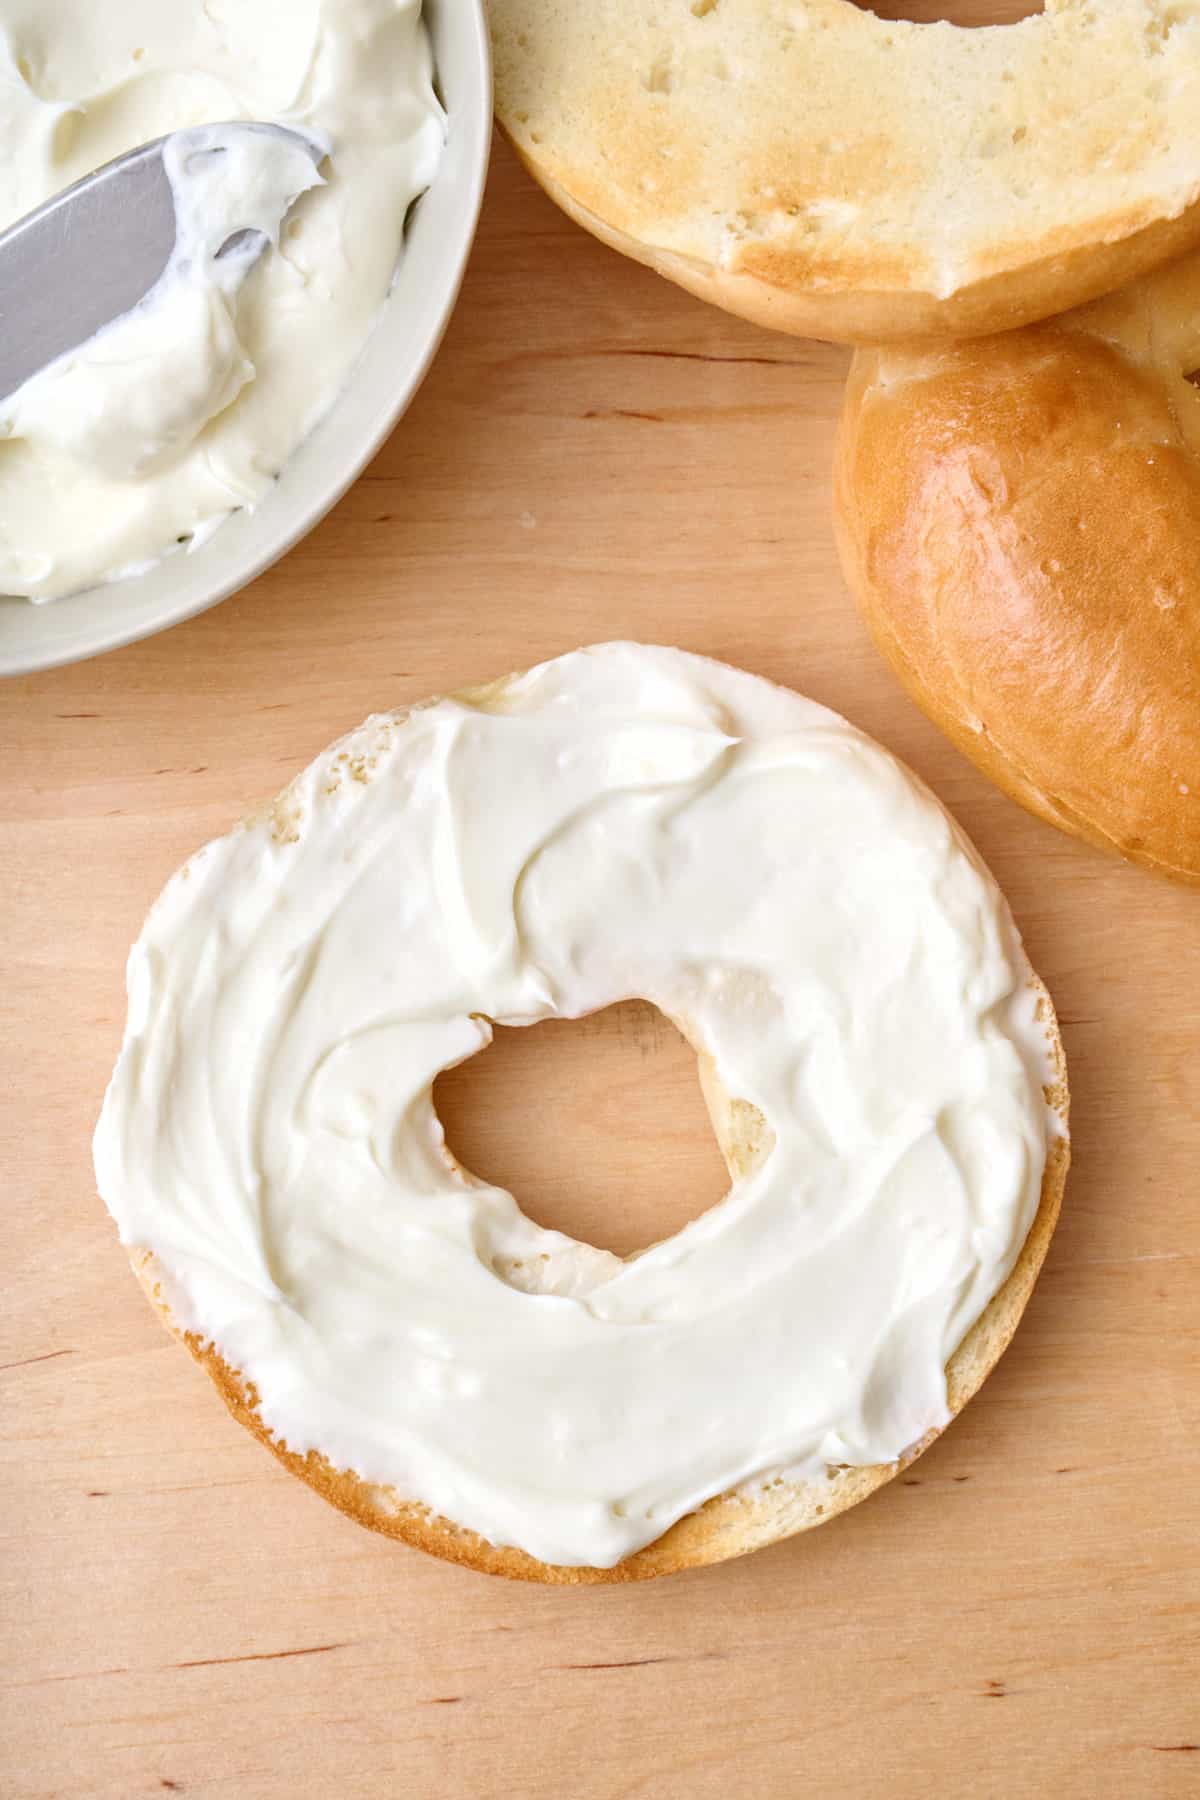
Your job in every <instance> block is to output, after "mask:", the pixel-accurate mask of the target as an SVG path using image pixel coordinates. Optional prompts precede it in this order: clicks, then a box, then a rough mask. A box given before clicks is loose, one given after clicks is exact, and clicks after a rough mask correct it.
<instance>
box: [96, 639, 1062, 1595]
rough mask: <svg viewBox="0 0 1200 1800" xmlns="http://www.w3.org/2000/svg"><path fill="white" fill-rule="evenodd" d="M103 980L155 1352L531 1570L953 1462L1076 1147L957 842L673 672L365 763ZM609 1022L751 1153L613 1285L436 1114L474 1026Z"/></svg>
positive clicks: (829, 723) (839, 752)
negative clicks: (953, 1444) (886, 1469)
mask: <svg viewBox="0 0 1200 1800" xmlns="http://www.w3.org/2000/svg"><path fill="white" fill-rule="evenodd" d="M128 980H129V995H130V1005H129V1021H128V1027H127V1032H126V1037H125V1042H124V1045H123V1048H122V1051H121V1055H120V1059H119V1061H118V1064H117V1067H116V1071H115V1073H114V1076H113V1079H112V1082H111V1084H110V1087H109V1090H108V1094H107V1097H106V1100H105V1104H104V1109H103V1113H102V1116H101V1119H100V1123H99V1126H98V1128H97V1133H96V1143H95V1154H96V1168H97V1176H98V1181H99V1185H100V1191H101V1193H102V1194H103V1196H104V1198H105V1200H106V1201H107V1203H108V1205H109V1207H110V1209H111V1211H112V1212H113V1214H114V1216H115V1218H116V1220H117V1223H118V1226H119V1228H120V1234H121V1238H122V1241H123V1242H124V1243H125V1244H127V1245H129V1246H135V1245H136V1246H144V1247H146V1248H148V1249H150V1250H152V1251H153V1252H154V1254H155V1256H156V1258H157V1259H158V1263H159V1266H160V1268H161V1270H162V1272H163V1276H164V1282H165V1288H164V1292H165V1297H166V1299H167V1300H168V1303H169V1305H170V1307H171V1310H172V1313H173V1316H174V1318H175V1320H176V1322H177V1323H178V1324H179V1325H180V1326H181V1327H182V1328H185V1329H187V1330H190V1331H194V1332H197V1333H199V1334H200V1336H201V1337H202V1338H203V1339H204V1340H206V1341H212V1342H213V1343H214V1344H215V1345H216V1347H217V1349H218V1350H219V1351H220V1352H221V1354H222V1355H223V1356H224V1358H225V1359H226V1361H227V1362H228V1363H229V1364H230V1365H231V1366H232V1367H233V1368H235V1369H237V1370H240V1371H241V1372H242V1374H243V1376H244V1377H245V1378H246V1379H247V1380H248V1381H250V1382H252V1383H253V1385H254V1388H255V1389H256V1390H257V1393H258V1395H259V1397H260V1408H261V1414H262V1418H263V1420H264V1422H265V1423H266V1425H267V1426H268V1427H269V1429H270V1430H271V1431H272V1432H274V1433H275V1434H277V1435H278V1436H279V1437H281V1438H282V1439H284V1440H285V1441H286V1442H287V1444H288V1445H289V1446H290V1447H291V1448H292V1449H293V1450H296V1451H299V1452H301V1453H303V1452H306V1451H307V1450H309V1449H314V1448H315V1449H319V1450H320V1451H322V1452H323V1453H324V1455H325V1456H326V1457H328V1458H329V1460H330V1461H331V1462H332V1463H333V1464H335V1465H336V1466H337V1467H339V1468H345V1469H352V1470H354V1471H356V1472H357V1473H358V1474H359V1475H361V1476H362V1477H363V1478H364V1479H365V1480H368V1481H370V1482H373V1483H378V1484H382V1485H387V1486H391V1487H394V1488H395V1490H397V1492H398V1493H399V1494H400V1495H401V1496H403V1497H405V1498H409V1499H414V1500H418V1501H422V1502H425V1503H427V1504H428V1505H429V1506H430V1507H431V1508H433V1509H434V1510H435V1511H436V1512H438V1513H440V1514H443V1515H445V1516H446V1517H448V1518H450V1519H452V1520H454V1521H455V1522H456V1523H458V1524H460V1525H464V1526H468V1527H470V1528H472V1529H474V1530H475V1531H477V1532H479V1533H481V1534H482V1535H483V1536H484V1537H486V1538H488V1539H489V1540H491V1541H492V1542H494V1543H498V1544H505V1545H516V1546H519V1547H520V1548H522V1549H524V1550H526V1551H528V1552H530V1553H532V1554H533V1555H535V1556H537V1557H540V1558H542V1559H543V1560H545V1561H548V1562H554V1563H563V1564H576V1565H578V1564H591V1565H595V1566H602V1567H603V1566H610V1565H611V1564H613V1563H615V1562H617V1561H618V1560H620V1558H622V1557H623V1556H625V1555H627V1554H628V1553H629V1552H631V1551H632V1550H634V1549H636V1548H638V1547H639V1546H641V1545H643V1544H645V1543H647V1542H649V1541H651V1540H652V1539H654V1538H656V1537H658V1536H659V1535H660V1534H661V1533H662V1532H664V1531H665V1530H666V1529H667V1527H668V1526H669V1525H671V1524H672V1523H673V1522H674V1521H675V1520H676V1519H678V1518H679V1517H681V1516H682V1515H683V1514H684V1513H686V1512H689V1511H691V1510H693V1509H695V1508H696V1507H698V1506H699V1505H701V1504H702V1503H703V1502H704V1501H705V1500H706V1499H708V1498H709V1497H710V1496H712V1495H714V1494H717V1493H720V1492H722V1491H724V1490H726V1489H729V1488H731V1487H734V1486H737V1485H740V1484H743V1483H747V1482H751V1481H753V1480H755V1479H756V1478H757V1477H760V1476H764V1475H766V1474H767V1473H769V1472H771V1471H777V1470H786V1471H788V1472H790V1473H792V1474H796V1475H803V1476H806V1477H808V1478H817V1479H820V1478H822V1477H823V1476H824V1474H825V1472H826V1470H827V1468H828V1467H829V1466H830V1465H835V1464H845V1463H848V1464H872V1463H878V1462H888V1461H891V1460H893V1459H894V1458H896V1457H897V1456H898V1455H900V1454H901V1452H903V1451H904V1450H905V1449H906V1448H908V1447H909V1446H910V1445H912V1444H913V1443H915V1442H916V1441H917V1440H918V1439H920V1438H921V1437H922V1436H923V1435H924V1434H925V1433H926V1432H928V1431H929V1430H930V1428H931V1427H936V1426H940V1425H942V1424H944V1423H945V1422H946V1420H947V1418H948V1412H947V1403H946V1382H945V1364H946V1362H947V1360H948V1358H949V1357H950V1355H951V1354H952V1353H953V1351H954V1350H955V1348H956V1347H957V1345H958V1344H959V1343H960V1341H961V1340H962V1338H963V1336H964V1334H965V1333H966V1332H967V1330H968V1329H969V1328H970V1326H971V1325H972V1324H973V1323H974V1321H975V1320H976V1319H977V1318H978V1317H979V1315H980V1313H981V1311H982V1310H983V1308H984V1306H985V1305H986V1304H987V1302H988V1301H989V1299H990V1298H991V1297H992V1296H993V1294H995V1293H996V1291H997V1290H998V1289H999V1287H1000V1286H1001V1285H1002V1283H1003V1282H1004V1280H1005V1277H1006V1276H1007V1274H1008V1273H1009V1271H1010V1270H1011V1268H1012V1266H1013V1264H1014V1262H1015V1260H1016V1257H1017V1255H1018V1253H1019V1251H1020V1248H1021V1245H1022V1243H1023V1241H1024V1239H1025V1236H1026V1233H1027V1231H1028V1228H1029V1226H1030V1223H1031V1221H1032V1219H1033V1217H1034V1214H1035V1212H1036V1209H1037V1206H1038V1200H1039V1194H1040V1188H1041V1179H1042V1172H1043V1167H1044V1162H1045V1157H1046V1151H1047V1145H1048V1143H1049V1140H1050V1137H1051V1135H1052V1134H1053V1133H1054V1132H1055V1131H1057V1130H1058V1129H1059V1126H1058V1122H1057V1120H1056V1119H1055V1117H1054V1115H1053V1114H1052V1112H1051V1111H1050V1109H1049V1107H1048V1105H1047V1103H1046V1099H1045V1088H1044V1084H1046V1083H1048V1082H1049V1081H1050V1079H1051V1074H1050V1071H1049V1069H1048V1065H1047V1039H1046V1032H1045V1028H1044V1026H1043V1025H1042V1024H1041V1023H1040V1022H1039V1019H1038V1017H1037V993H1038V990H1037V989H1036V987H1035V985H1034V981H1033V977H1032V975H1031V972H1030V970H1029V967H1028V964H1027V962H1026V960H1025V956H1024V953H1023V951H1022V949H1021V946H1020V942H1019V939H1018V937H1017V934H1016V930H1015V927H1014V926H1013V924H1012V921H1011V918H1010V916H1009V913H1008V909H1007V907H1006V905H1005V903H1004V900H1003V898H1002V896H1001V895H1000V894H999V892H998V891H997V889H996V887H995V885H994V884H993V882H992V880H991V878H990V877H989V875H988V874H987V872H986V870H984V868H983V867H982V866H981V864H980V862H979V861H978V859H977V857H976V856H975V854H974V852H973V851H972V850H971V849H970V847H969V846H968V845H967V844H966V842H965V840H964V839H963V838H962V836H961V835H960V834H959V832H958V831H957V830H956V828H955V826H954V825H953V823H952V822H951V821H950V819H949V818H948V817H947V815H946V814H945V812H944V811H943V810H942V808H941V807H940V806H939V805H938V803H937V802H936V801H935V800H934V799H933V798H932V796H931V795H930V794H929V793H928V792H927V791H926V790H924V789H923V788H922V787H921V786H920V785H919V784H918V783H917V782H916V781H915V779H914V778H913V777H912V776H911V775H909V774H908V773H907V772H906V771H905V770H904V769H903V768H902V767H901V766H900V765H899V764H898V763H897V762H896V761H895V759H894V758H893V757H891V756H890V755H889V754H888V753H887V752H886V751H884V750H882V749H881V748H879V747H878V746H877V745H875V744H873V743H872V742H871V741H870V740H869V739H867V738H865V737H864V736H863V735H862V734H861V733H859V732H858V731H856V730H855V729H854V728H853V727H852V726H850V725H848V724H847V723H846V722H845V721H844V720H842V719H840V718H838V717H837V716H836V715H835V714H832V713H830V712H828V711H826V710H825V709H824V708H823V707H820V706H817V705H815V704H813V703H812V702H810V701H807V700H804V699H801V698H799V697H798V696H797V695H795V694H793V693H790V692H787V691H785V690H782V689H779V688H775V687H772V686H771V685H769V684H768V683H766V682H764V681H761V680H759V679H757V678H755V677H752V676H749V675H745V674H742V673H739V672H737V671H735V670H732V669H729V668H726V667H723V666H722V665H720V664H716V663H710V662H706V661H704V660H702V659H700V658H696V657H691V656H687V655H684V654H683V653H681V652H678V651H671V650H661V649H653V648H647V647H642V646H637V645H630V644H612V645H606V646H601V647H599V648H596V649H592V650H586V651H580V652H577V653H575V654H573V655H570V656H565V657H562V658H560V659H559V660H557V661H555V662H550V663H547V664H544V665H542V666H541V667H539V668H536V669H534V670H532V671H530V672H529V673H527V674H525V675H522V676H517V677H513V678H512V679H510V680H509V681H507V682H504V683H501V684H498V685H497V686H496V687H495V688H494V689H490V690H485V691H483V692H481V693H477V694H474V695H465V696H462V697H459V698H451V699H446V700H442V701H439V702H437V703H433V704H430V705H427V706H424V707H419V708H416V709H414V710H413V711H411V712H409V713H397V714H393V715H383V716H381V717H377V718H374V719H371V720H369V721H368V722H367V724H365V725H364V726H363V727H362V728H361V729H360V730H358V731H357V732H355V733H353V734H352V735H351V736H350V737H348V738H346V739H344V740H343V741H342V742H341V743H340V744H338V745H335V746H334V747H333V749H331V750H330V751H328V752H326V753H325V754H324V755H322V756H321V757H319V758H318V759H317V760H316V762H314V763H313V764H312V765H311V767H310V768H309V769H307V770H306V771H305V772H304V773H303V774H302V775H301V776H300V777H299V778H298V779H297V780H296V781H295V782H294V783H293V784H292V786H291V787H290V788H289V789H288V791H287V793H286V794H285V795H284V796H283V798H282V799H281V801H280V802H278V803H277V805H276V806H275V808H274V809H273V811H272V812H271V813H270V814H269V815H268V816H265V817H264V818H262V819H259V820H257V821H255V822H252V823H250V824H248V825H246V826H244V827H242V828H240V829H239V830H237V831H235V832H233V833H232V834H231V835H230V836H228V837H225V838H222V839H220V840H218V841H217V842H215V843H213V844H210V845H209V846H208V847H207V848H206V849H204V850H202V851H200V852H199V854H198V855H196V856H195V857H193V858H192V860H191V861H190V862H189V863H188V864H187V865H186V866H185V867H184V868H183V869H182V870H181V871H180V872H179V874H178V875H176V876H175V877H174V879H173V880H172V881H171V882H170V883H169V884H168V886H167V888H166V889H165V891H164V893H163V895H162V897H161V898H160V899H159V901H158V903H157V905H156V906H155V907H154V909H153V911H152V912H151V914H150V917H149V919H148V921H147V923H146V926H145V929H144V931H143V933H142V936H141V939H140V941H139V942H138V944H137V945H136V946H135V948H134V950H133V952H132V955H131V958H130V964H129V973H128ZM631 996H641V997H644V998H646V999H648V1000H650V1001H652V1002H654V1003H655V1004H657V1005H658V1006H659V1007H660V1008H661V1009H662V1010H663V1011H664V1012H665V1013H666V1014H668V1015H669V1016H670V1017H671V1018H673V1019H675V1020H676V1021H677V1022H678V1023H679V1025H680V1026H681V1028H682V1029H683V1030H684V1032H685V1033H686V1035H687V1037H688V1038H689V1040H690V1041H691V1043H692V1044H693V1046H694V1047H695V1048H696V1049H697V1051H698V1052H699V1053H701V1054H702V1055H703V1056H704V1057H705V1058H706V1059H708V1058H711V1061H712V1067H713V1069H714V1070H715V1073H716V1076H717V1079H718V1082H719V1084H720V1087H721V1089H722V1090H723V1092H724V1094H725V1096H726V1097H727V1098H728V1099H731V1100H737V1101H742V1102H744V1103H746V1105H748V1106H749V1107H753V1108H756V1109H757V1111H758V1112H759V1113H760V1114H761V1115H762V1118H763V1120H764V1121H765V1131H764V1138H765V1141H766V1143H767V1144H768V1145H769V1149H768V1150H767V1153H766V1154H765V1155H764V1156H762V1157H761V1158H760V1159H759V1160H758V1161H757V1163H756V1165H755V1167H754V1168H753V1169H752V1171H751V1172H750V1173H748V1174H744V1175H742V1176H740V1177H736V1178H735V1179H734V1180H733V1184H732V1187H731V1189H730V1192H729V1194H728V1196H727V1197H726V1198H725V1199H724V1200H723V1201H721V1202H720V1203H719V1204H718V1205H717V1206H715V1207H713V1208H712V1209H711V1210H710V1211H708V1212H706V1213H704V1214H702V1215H701V1216H700V1217H699V1218H697V1219H696V1220H694V1221H693V1222H692V1223H691V1224H690V1225H688V1226H687V1227H686V1228H685V1229H684V1230H682V1231H680V1232H678V1233H677V1234H676V1235H675V1236H674V1237H672V1238H671V1239H669V1240H668V1241H666V1242H664V1243H661V1244H658V1245H655V1246H654V1247H653V1248H651V1249H649V1250H646V1251H644V1252H642V1253H641V1254H640V1255H638V1256H636V1257H633V1258H630V1259H628V1260H626V1261H622V1260H621V1259H619V1258H617V1257H614V1256H612V1255H611V1254H609V1253H607V1252H604V1251H600V1250H597V1249H594V1248H591V1247H589V1246H585V1245H581V1244H577V1243H575V1242H574V1241H573V1240H572V1239H570V1238H567V1237H564V1236H562V1235H561V1234H559V1233H556V1232H551V1231H546V1230H544V1229H542V1228H541V1227H539V1226H537V1225H535V1224H534V1223H532V1222H531V1221H530V1220H529V1219H527V1218H526V1217H525V1216H524V1215H523V1214H522V1213H521V1212H520V1210H519V1207H518V1204H517V1201H516V1200H515V1199H514V1198H513V1197H512V1196H511V1195H509V1194H508V1193H506V1192H503V1191H502V1190H499V1189H497V1188H494V1187H491V1186H489V1185H487V1184H486V1183H484V1182H481V1181H479V1180H477V1179H475V1178H474V1177H473V1176H471V1175H469V1174H467V1173H466V1172H464V1171H463V1170H461V1169H460V1168H459V1167H458V1166H457V1164H455V1162H454V1160H453V1158H452V1157H451V1156H450V1155H449V1154H448V1153H447V1150H446V1146H445V1143H444V1140H443V1135H442V1130H441V1127H440V1125H439V1122H438V1120H437V1117H436V1114H435V1111H434V1107H433V1102H432V1087H433V1082H434V1079H435V1077H436V1076H437V1074H438V1073H439V1072H440V1071H441V1070H443V1069H445V1068H448V1067H450V1066H452V1065H453V1064H455V1063H457V1062H460V1061H462V1060H463V1059H464V1058H466V1057H468V1056H471V1055H473V1054H474V1053H475V1052H476V1051H478V1050H481V1049H482V1048H483V1047H484V1046H485V1045H486V1044H487V1043H488V1041H489V1039H490V1035H491V1025H490V1023H489V1021H497V1022H503V1023H506V1024H530V1023H533V1022H534V1021H536V1020H539V1019H546V1018H552V1017H570V1016H577V1015H580V1014H584V1013H587V1012H590V1011H593V1010H596V1009H598V1008H600V1007H603V1006H606V1005H609V1004H610V1003H613V1002H615V1001H618V1000H622V999H625V998H628V997H631ZM529 1124H530V1129H531V1130H536V1129H553V1123H552V1122H549V1123H547V1122H546V1121H541V1122H539V1120H538V1118H537V1115H536V1113H535V1112H534V1111H533V1110H532V1109H531V1114H530V1120H529ZM613 1204H614V1205H615V1206H619V1205H620V1196H619V1195H614V1197H613Z"/></svg>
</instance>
